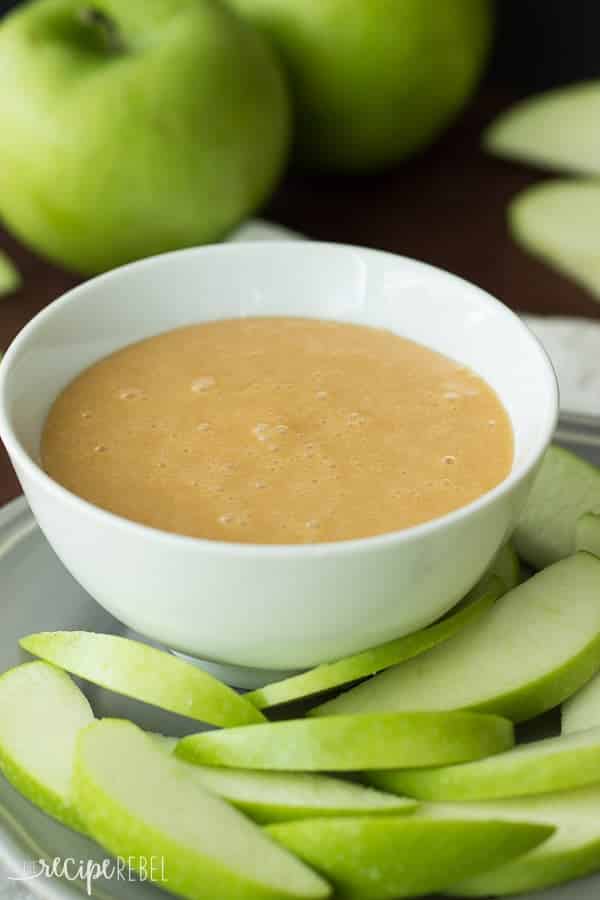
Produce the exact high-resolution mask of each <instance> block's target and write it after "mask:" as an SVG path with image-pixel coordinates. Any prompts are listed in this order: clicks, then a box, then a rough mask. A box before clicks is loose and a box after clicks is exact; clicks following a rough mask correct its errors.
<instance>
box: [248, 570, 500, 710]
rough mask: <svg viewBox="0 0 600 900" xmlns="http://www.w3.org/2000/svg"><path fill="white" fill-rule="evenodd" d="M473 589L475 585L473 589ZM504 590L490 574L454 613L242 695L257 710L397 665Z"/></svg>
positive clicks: (438, 640) (461, 624) (482, 608)
mask: <svg viewBox="0 0 600 900" xmlns="http://www.w3.org/2000/svg"><path fill="white" fill-rule="evenodd" d="M473 590H474V591H475V590H476V589H475V588H474V589H473ZM503 592H504V588H503V582H502V581H501V580H500V579H499V578H497V577H494V578H493V579H492V580H490V579H489V578H486V587H485V590H484V592H483V594H482V596H478V597H477V598H476V599H474V600H473V602H472V603H469V604H467V605H466V606H465V607H464V608H462V609H460V610H459V611H458V612H456V613H454V614H452V615H450V616H448V617H446V618H444V619H442V620H441V621H439V622H436V624H435V625H430V626H429V627H428V628H423V629H421V630H420V631H417V632H414V633H413V634H408V635H406V636H405V637H401V638H398V639H397V640H395V641H389V642H388V643H386V644H380V645H379V646H378V647H373V648H372V649H370V650H364V651H363V652H362V653H355V654H354V655H353V656H347V657H345V658H344V659H339V660H337V662H333V663H327V664H324V665H321V666H317V667H316V668H315V669H310V670H309V671H308V672H303V673H302V674H301V675H292V677H291V678H285V679H284V680H283V681H276V682H274V683H273V684H267V685H266V687H263V688H259V690H256V691H252V693H250V694H246V699H247V700H249V701H250V702H251V703H253V704H254V705H255V706H256V707H257V708H258V709H265V708H266V707H270V706H277V705H278V704H280V703H288V702H289V701H291V700H299V699H300V698H302V697H309V696H311V695H313V694H319V693H321V692H322V691H326V690H329V689H331V688H335V687H341V686H342V685H344V684H349V683H350V682H352V681H357V680H358V679H360V678H366V677H367V676H368V675H373V674H374V673H375V672H379V671H381V670H382V669H386V668H389V666H393V665H397V663H399V662H402V661H403V660H406V659H412V657H413V656H418V655H419V654H420V653H424V652H425V651H426V650H429V649H430V648H431V647H435V646H436V645H437V644H440V643H442V642H443V641H446V640H448V638H451V637H452V636H453V635H454V634H456V632H457V631H460V629H461V628H464V626H465V625H466V624H468V623H469V622H472V621H474V620H475V619H476V618H478V617H479V616H481V615H482V614H483V613H485V612H487V610H488V609H490V607H491V606H492V604H493V603H494V602H495V601H496V600H497V599H498V597H499V596H501V595H502V593H503Z"/></svg>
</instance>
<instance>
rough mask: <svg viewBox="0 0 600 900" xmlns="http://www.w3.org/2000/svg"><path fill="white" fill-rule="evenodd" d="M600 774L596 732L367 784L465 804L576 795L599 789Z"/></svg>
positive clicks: (373, 778)
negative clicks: (572, 792)
mask: <svg viewBox="0 0 600 900" xmlns="http://www.w3.org/2000/svg"><path fill="white" fill-rule="evenodd" d="M599 772H600V728H593V729H590V730H587V731H582V732H580V733H578V734H571V735H561V736H560V737H552V738H547V739H546V740H542V741H532V742H531V743H529V744H522V745H520V746H518V747H514V748H513V749H512V750H507V751H506V752H505V753H498V754H497V755H495V756H489V757H487V759H480V760H476V761H474V762H466V763H461V764H460V765H453V766H439V767H432V768H427V769H402V770H400V771H396V772H393V771H391V772H368V773H366V780H367V781H368V783H369V784H372V785H374V786H375V787H378V788H380V790H382V791H391V792H395V793H398V794H401V795H408V796H409V797H415V798H417V799H419V800H433V801H436V802H437V801H441V802H445V801H456V802H464V801H469V800H488V799H498V798H504V797H522V796H529V795H533V794H549V793H555V792H557V791H564V790H573V789H575V788H579V787H584V786H586V785H589V784H596V783H597V782H598V781H599V780H600V778H599V775H598V773H599Z"/></svg>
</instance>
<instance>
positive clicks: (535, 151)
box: [483, 81, 600, 175]
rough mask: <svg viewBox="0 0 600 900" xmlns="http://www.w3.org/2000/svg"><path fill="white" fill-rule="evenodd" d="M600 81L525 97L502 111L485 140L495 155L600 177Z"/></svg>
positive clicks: (487, 132) (490, 127)
mask: <svg viewBox="0 0 600 900" xmlns="http://www.w3.org/2000/svg"><path fill="white" fill-rule="evenodd" d="M599 122H600V81H586V82H580V83H578V84H573V85H568V86H566V87H560V88H556V89H554V90H551V91H546V92H545V93H543V94H538V95H536V96H534V97H530V98H527V99H525V100H522V101H520V102H519V103H516V104H514V105H513V106H511V107H510V108H509V109H508V110H506V111H505V112H503V113H501V114H500V115H499V116H498V117H497V118H496V119H495V120H494V121H493V122H492V124H491V125H490V126H489V127H488V129H487V130H486V132H485V134H484V136H483V145H484V147H485V148H486V150H489V151H490V153H493V154H495V155H496V156H501V157H504V158H506V159H514V160H517V161H519V162H524V163H529V164H531V165H536V166H541V167H542V168H546V169H556V170H562V171H565V172H571V173H574V174H577V175H600V126H599V125H598V123H599Z"/></svg>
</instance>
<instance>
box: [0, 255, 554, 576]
mask: <svg viewBox="0 0 600 900" xmlns="http://www.w3.org/2000/svg"><path fill="white" fill-rule="evenodd" d="M264 244H268V246H269V247H270V248H271V250H273V251H274V252H276V251H277V248H278V246H285V247H286V249H288V248H289V247H290V246H294V247H295V248H298V251H299V252H301V250H302V248H306V247H307V246H312V247H321V248H327V247H332V248H338V249H347V250H349V251H360V252H361V253H366V254H376V255H380V256H391V257H394V258H395V259H399V260H405V261H406V262H409V263H411V264H414V265H418V266H419V267H421V268H422V270H423V271H427V270H429V271H431V272H436V273H438V274H439V273H440V272H443V273H444V275H445V276H446V277H447V278H448V279H452V280H453V281H454V283H455V284H459V285H464V287H465V288H466V289H468V290H470V291H472V290H473V289H474V288H475V289H476V290H477V291H478V292H479V293H480V294H481V297H482V301H483V300H485V302H486V304H492V305H493V306H494V307H495V309H496V311H497V312H498V313H499V314H501V315H504V316H506V317H508V318H510V319H512V320H513V322H514V323H515V324H517V325H518V326H519V328H520V329H522V330H523V331H524V332H525V333H526V334H527V336H528V339H529V341H530V346H531V350H532V353H534V354H537V357H538V362H541V363H542V367H544V368H545V369H546V374H547V388H548V391H549V395H551V396H550V401H551V402H550V403H549V404H548V411H547V413H546V416H545V420H544V421H543V422H542V424H541V427H540V429H539V433H538V441H537V446H536V447H535V448H533V449H532V450H531V451H530V452H529V453H528V454H527V455H526V457H525V458H524V459H523V460H521V462H520V463H519V464H517V463H514V464H513V467H512V468H511V471H510V472H509V473H508V475H507V476H506V477H505V478H504V479H503V480H502V481H501V482H500V483H499V484H498V485H496V487H494V488H492V490H490V491H487V492H486V493H484V494H482V495H481V496H480V497H478V498H477V499H476V500H473V501H472V502H471V503H468V504H466V505H465V506H461V507H459V508H458V509H456V510H453V511H452V512H450V513H447V514H446V515H444V516H439V517H438V518H436V519H431V520H430V521H428V522H423V523H422V524H419V525H414V526H412V527H410V528H405V529H402V530H400V531H391V532H386V533H384V534H378V535H373V536H371V537H364V538H353V539H351V540H343V541H329V542H322V543H315V544H252V543H238V542H234V541H216V540H209V539H206V538H196V537H189V536H186V535H180V534H175V533H172V532H168V531H163V530H162V529H158V528H153V527H151V526H148V525H143V524H141V523H139V522H134V521H132V520H129V519H126V518H124V517H122V516H119V515H117V514H115V513H112V512H109V511H108V510H105V509H102V508H101V507H99V506H96V505H95V504H93V503H90V502H89V501H87V500H84V499H83V498H81V497H79V496H77V495H76V494H74V493H72V492H71V491H69V490H67V489H66V488H64V487H62V485H60V484H58V482H56V481H54V479H52V478H50V476H49V475H47V474H46V472H44V470H43V469H42V468H41V467H40V466H39V465H38V463H37V462H36V461H35V460H34V459H33V458H32V457H31V456H30V454H29V453H28V452H27V451H26V450H25V448H24V447H23V445H22V443H21V442H20V440H19V438H18V437H17V435H16V433H15V431H14V429H13V427H12V423H11V421H10V418H9V417H8V416H7V413H6V406H7V404H6V399H7V395H6V394H7V387H6V383H7V374H8V372H9V370H10V368H11V365H12V363H13V361H14V360H15V359H16V358H17V357H18V355H19V354H20V353H21V352H22V350H23V349H24V347H25V346H26V345H27V342H28V341H29V340H30V339H31V338H32V337H33V336H34V334H35V332H36V331H37V329H38V328H39V327H40V326H41V325H43V324H44V323H45V321H46V319H48V318H50V317H52V316H53V315H54V313H55V312H56V311H57V310H58V309H62V308H63V307H64V306H68V305H69V304H75V303H81V302H84V301H83V298H82V297H81V296H80V295H81V294H85V293H86V292H87V291H88V290H89V288H90V286H91V285H96V284H98V283H99V282H103V283H107V282H110V281H111V280H116V279H118V278H119V277H120V276H121V274H122V273H123V272H125V271H129V270H131V269H135V268H139V267H147V266H153V265H162V264H163V262H164V261H165V260H167V259H171V260H173V259H177V257H179V256H182V255H187V254H190V253H195V254H202V253H205V252H210V253H215V252H216V253H224V254H227V253H232V255H233V254H234V253H235V254H239V253H240V250H241V249H242V248H244V250H245V251H246V252H247V251H250V252H251V249H250V248H252V247H260V246H263V245H264ZM558 409H559V401H558V384H557V379H556V374H555V372H554V369H553V366H552V363H551V361H550V359H549V357H548V354H547V353H546V351H545V349H544V348H543V346H542V344H541V343H540V341H539V340H538V339H537V337H536V336H535V335H534V334H533V333H532V332H531V331H530V330H529V329H528V328H527V326H526V325H525V324H524V323H523V322H522V321H521V319H520V318H519V317H518V316H517V315H516V314H515V313H514V312H513V311H512V310H510V309H509V308H508V307H507V306H505V305H504V304H503V303H501V302H500V301H499V300H497V299H496V298H495V297H493V296H492V295H491V294H488V293H487V292H486V291H484V290H483V289H481V288H478V287H476V286H475V285H473V284H471V282H469V281H467V280H466V279H464V278H460V277H459V276H458V275H453V274H452V273H450V272H447V271H445V270H442V269H440V268H439V267H437V266H432V265H429V264H428V263H424V262H421V261H419V260H414V259H412V258H410V257H404V256H401V255H400V254H392V253H387V252H386V251H382V250H375V249H372V248H363V247H358V246H355V245H351V244H342V243H334V242H319V241H290V240H283V241H253V242H248V243H246V244H227V243H225V244H213V245H209V246H206V247H193V248H186V249H183V250H175V251H172V252H170V253H163V254H159V255H157V256H152V257H148V258H146V259H141V260H137V261H136V262H132V263H128V264H127V265H125V266H120V267H119V268H117V269H112V270H111V271H109V272H105V273H103V274H102V275H98V276H96V277H94V278H92V279H89V280H88V281H85V282H83V283H82V284H80V285H77V286H76V287H74V288H72V289H71V290H69V291H67V293H66V294H64V295H63V296H61V297H59V298H58V299H57V300H54V301H53V302H52V303H50V304H49V305H48V306H47V307H45V309H43V310H42V311H41V312H39V313H38V314H37V315H36V316H34V317H33V319H31V320H30V321H29V322H28V323H27V325H25V326H24V328H23V329H22V330H21V331H20V332H19V334H18V335H17V336H16V337H15V339H14V340H13V341H12V343H11V344H10V346H9V348H8V350H7V351H6V353H5V355H4V357H3V359H2V361H1V363H0V435H1V436H2V439H3V441H4V443H5V445H6V447H7V449H8V451H9V453H10V455H11V456H14V457H15V459H16V460H17V461H18V464H19V465H20V466H21V467H23V469H24V470H25V471H27V474H28V475H29V477H31V478H33V479H35V480H36V481H38V482H39V483H40V484H41V486H43V487H44V488H45V489H46V490H48V491H50V492H51V493H52V494H54V495H55V497H56V498H57V499H59V500H61V501H62V502H67V503H69V504H71V505H72V506H74V507H79V509H80V510H81V511H82V512H87V513H88V514H92V515H95V516H97V517H99V518H100V520H104V521H105V522H106V523H110V524H111V526H112V527H117V528H121V529H125V530H128V531H132V530H133V531H135V532H137V533H138V534H139V535H140V536H143V535H146V536H147V537H148V538H152V539H154V540H156V539H160V540H161V541H162V542H163V543H165V542H166V543H174V544H178V545H179V546H183V545H187V546H188V547H189V548H190V549H191V548H193V547H197V546H198V545H204V546H210V548H211V551H213V552H215V551H217V550H218V551H221V552H223V553H228V554H232V553H233V554H241V555H252V556H256V555H260V556H262V557H273V558H275V557H279V558H285V557H286V556H290V557H300V556H312V557H314V558H319V557H323V556H330V555H343V554H345V553H352V554H355V553H357V552H361V551H370V550H372V549H375V547H376V546H377V545H379V546H385V545H390V544H406V543H411V542H413V541H417V540H419V539H420V538H421V537H422V536H423V535H425V534H428V533H431V532H434V531H438V530H441V529H443V528H446V527H447V526H448V525H451V524H452V523H453V522H456V521H458V520H460V519H463V518H465V517H467V516H469V515H471V514H474V513H476V512H477V511H478V510H479V509H482V508H485V507H487V506H488V505H489V504H491V503H493V502H494V501H495V500H496V499H497V498H498V497H501V496H502V495H504V494H506V493H508V492H510V491H511V489H512V488H513V487H514V486H515V484H516V483H518V482H519V481H521V479H523V478H524V477H525V475H527V473H528V472H529V471H531V469H532V468H534V467H535V466H536V465H537V463H538V462H539V460H540V459H541V457H542V455H543V453H544V452H545V450H546V448H547V446H548V444H549V442H550V441H551V439H552V435H553V434H554V430H555V428H556V423H557V419H558Z"/></svg>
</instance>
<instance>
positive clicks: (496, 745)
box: [175, 712, 514, 772]
mask: <svg viewBox="0 0 600 900" xmlns="http://www.w3.org/2000/svg"><path fill="white" fill-rule="evenodd" d="M513 744H514V735H513V728H512V724H511V723H510V722H509V721H508V720H507V719H502V718H500V717H499V716H488V715H481V714H479V713H431V712H412V713H408V714H406V715H405V714H400V715H398V714H394V713H392V714H391V715H378V714H375V715H362V716H331V717H329V718H323V719H290V720H288V721H285V722H272V723H269V724H266V725H246V726H244V727H243V728H228V729H226V730H223V731H210V732H204V733H201V734H192V735H189V736H188V737H184V738H182V739H181V740H180V741H179V743H178V744H177V746H176V748H175V754H176V756H178V757H180V758H181V759H185V760H187V761H189V762H194V763H200V764H202V765H208V766H231V767H233V768H241V769H267V770H273V771H284V772H285V771H287V772H294V771H298V772H301V771H306V772H311V771H329V772H348V771H350V772H352V771H360V770H363V769H390V768H400V767H403V768H405V767H409V766H431V765H436V764H441V762H442V760H445V761H447V762H449V761H454V762H459V761H462V760H467V759H478V758H480V757H482V756H489V755H490V754H493V753H500V752H501V751H502V750H506V749H508V748H509V747H512V746H513Z"/></svg>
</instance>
